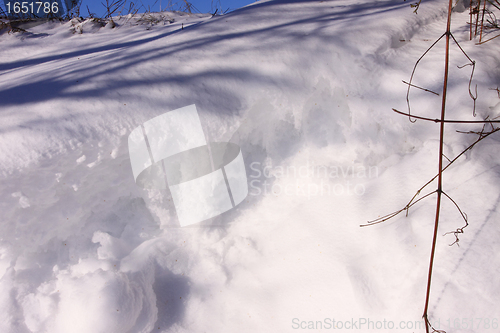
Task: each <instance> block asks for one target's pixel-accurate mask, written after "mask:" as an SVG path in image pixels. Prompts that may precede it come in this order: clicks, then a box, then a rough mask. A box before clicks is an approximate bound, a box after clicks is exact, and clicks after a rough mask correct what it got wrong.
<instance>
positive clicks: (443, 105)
mask: <svg viewBox="0 0 500 333" xmlns="http://www.w3.org/2000/svg"><path fill="white" fill-rule="evenodd" d="M452 7H453V0H450V1H449V3H448V21H447V23H446V33H445V34H446V49H445V59H444V82H443V100H442V103H441V123H440V130H439V169H438V172H439V173H438V188H437V202H436V220H435V222H434V235H433V238H432V248H431V258H430V262H429V275H428V277H427V292H426V295H425V306H424V314H423V318H424V320H425V322H426V323H425V330H426V332H427V333H429V318H428V315H427V310H428V309H429V298H430V294H431V281H432V268H433V266H434V255H435V253H436V241H437V234H438V226H439V212H440V209H441V194H442V191H443V190H442V189H443V148H444V120H445V118H444V117H445V111H446V93H447V90H448V70H449V62H450V61H449V60H450V35H451V10H452Z"/></svg>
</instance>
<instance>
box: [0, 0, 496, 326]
mask: <svg viewBox="0 0 500 333" xmlns="http://www.w3.org/2000/svg"><path fill="white" fill-rule="evenodd" d="M446 6H447V4H446V2H443V1H424V2H422V5H421V6H420V9H419V11H418V15H415V14H414V13H413V12H412V11H413V9H412V8H410V6H409V4H408V3H406V2H403V1H393V0H388V1H365V0H359V1H350V0H349V1H348V0H339V1H298V0H297V1H293V0H288V1H264V2H258V3H256V4H254V5H252V6H247V7H244V8H242V9H240V10H237V11H235V12H232V13H230V14H227V15H223V16H215V17H211V16H210V15H184V14H182V13H163V14H162V16H160V15H159V14H157V15H156V16H154V15H153V18H147V20H143V21H139V20H138V19H139V17H121V18H115V20H114V22H115V24H116V27H115V28H111V27H109V26H106V27H102V26H99V25H98V24H97V23H95V22H92V21H82V22H80V21H73V22H66V23H59V22H57V23H56V22H52V23H47V24H43V25H40V26H37V27H34V28H32V29H29V30H28V32H27V33H12V34H8V33H6V32H5V31H4V33H3V34H2V35H0V43H1V47H2V51H1V52H0V114H1V119H2V121H1V123H0V179H1V180H0V197H1V200H0V211H1V212H2V214H1V218H0V309H1V311H0V331H1V332H16V333H17V332H20V333H24V332H50V333H60V332H61V333H62V332H65V333H67V332H75V333H79V332H82V333H99V332H106V333H110V332H117V333H123V332H130V333H136V332H153V331H154V332H295V331H302V330H303V329H302V328H305V327H306V328H309V325H310V323H311V322H313V323H316V322H317V321H322V322H323V323H324V322H326V321H325V319H326V318H330V319H335V320H336V321H342V322H352V321H355V320H357V321H358V326H359V322H360V320H361V319H362V318H364V319H365V320H368V319H369V320H371V321H373V322H377V321H379V322H383V321H384V320H385V321H387V322H389V321H392V322H394V324H395V328H394V329H388V328H380V329H376V328H373V329H372V328H370V327H368V326H367V325H365V326H364V327H360V328H359V329H358V330H357V331H359V332H371V331H380V332H385V331H387V332H391V331H392V332H394V331H398V332H406V331H407V332H414V331H415V332H417V331H418V332H423V331H425V330H424V329H423V326H420V327H417V326H412V328H409V325H407V326H406V327H405V328H404V329H403V328H398V325H400V323H401V322H405V323H408V322H409V323H414V324H412V325H418V323H420V322H421V316H422V310H423V302H424V296H425V288H426V280H427V266H428V257H429V252H430V245H431V240H432V230H433V223H434V214H435V212H434V210H435V197H434V196H431V197H429V198H428V199H426V200H424V201H422V202H420V203H419V204H417V205H416V206H414V209H412V210H411V211H410V214H409V216H408V217H405V216H404V214H402V215H401V216H398V217H397V218H395V219H393V220H391V221H388V222H386V223H384V224H381V225H378V226H371V227H364V228H360V224H364V223H365V222H366V221H368V220H372V219H375V218H377V217H379V216H381V215H385V214H387V213H390V212H392V211H395V210H397V209H399V208H401V207H403V206H404V205H405V204H406V203H407V202H408V200H409V199H410V198H411V197H412V196H413V194H414V193H415V191H416V190H418V188H419V187H420V186H421V185H423V184H424V183H425V182H427V180H429V179H431V178H432V177H433V176H434V175H435V173H436V171H437V157H438V156H437V155H438V143H439V129H438V125H436V124H434V123H426V122H424V121H417V122H416V123H410V122H409V121H408V118H406V117H404V116H400V115H397V114H395V113H394V112H392V111H391V108H396V109H398V110H401V111H406V100H405V94H406V89H407V86H406V85H405V84H403V83H401V80H408V78H409V75H410V73H411V69H412V67H413V65H414V63H415V61H416V60H417V59H418V58H419V57H420V55H421V54H422V53H423V52H425V50H426V49H427V48H428V47H429V46H430V45H431V44H432V43H433V41H434V40H436V39H437V38H438V37H439V36H440V35H441V34H442V33H443V32H444V29H445V24H446V16H445V9H446ZM462 7H463V6H462ZM464 9H465V8H460V7H457V10H456V11H455V13H454V15H453V25H452V29H453V33H454V35H455V37H456V38H457V40H458V41H459V42H460V43H461V45H462V47H463V48H464V50H465V51H466V52H468V54H469V55H470V56H471V57H472V58H473V59H475V60H476V61H477V67H476V72H475V76H474V81H473V82H474V84H476V83H477V86H478V96H479V98H478V100H477V106H476V109H477V113H478V115H477V117H476V118H473V117H472V101H471V100H470V98H469V96H468V92H467V91H468V90H467V89H468V78H469V75H470V67H465V68H464V69H461V70H459V69H457V66H458V65H463V64H465V63H467V59H465V57H464V56H463V55H462V54H461V53H460V51H459V50H458V49H457V48H456V47H455V46H453V45H452V50H453V51H452V54H451V66H450V68H451V69H452V71H451V74H450V75H451V76H450V88H449V98H448V115H449V118H453V119H467V120H472V119H476V120H478V119H483V118H484V117H485V116H486V115H490V118H493V117H495V116H499V115H500V99H499V96H497V93H496V92H495V91H494V90H491V89H490V88H496V87H497V86H498V82H499V79H500V57H499V50H500V48H499V46H498V43H496V42H495V41H492V42H490V43H486V44H484V45H483V46H480V47H479V46H475V45H474V41H468V26H467V25H466V23H465V22H466V21H467V20H468V12H467V11H464ZM495 43H496V44H495ZM443 50H444V44H443V43H440V44H438V45H437V46H436V49H435V50H434V51H433V52H431V53H429V54H428V56H427V57H426V58H425V59H424V60H423V61H422V62H421V63H420V65H419V69H418V71H417V74H416V76H415V81H414V82H415V84H417V85H419V86H425V87H426V88H428V89H431V90H433V91H437V92H440V89H441V85H442V77H443V56H444V53H443ZM411 101H412V112H413V113H414V114H419V115H422V116H426V117H434V118H437V117H438V114H439V109H440V101H441V99H440V97H437V96H433V95H430V94H428V93H425V92H420V91H418V90H412V95H411ZM190 104H196V105H197V107H198V110H199V113H200V118H201V119H202V124H203V126H204V130H205V132H206V133H207V135H208V137H209V139H210V141H214V142H227V141H229V142H234V143H237V144H238V145H239V146H240V147H241V150H242V153H243V157H244V160H245V164H246V168H247V170H246V171H247V176H248V179H249V186H250V195H249V196H248V197H247V199H246V200H245V201H244V202H243V203H242V204H240V205H239V206H238V207H237V208H235V209H233V210H232V211H229V212H227V213H224V214H223V215H221V216H219V217H217V218H214V219H212V220H210V221H206V222H204V223H201V224H198V225H195V226H193V227H187V228H180V227H178V222H177V220H176V219H177V218H176V214H175V209H174V206H173V203H172V201H171V200H170V198H169V196H168V194H166V193H164V192H161V191H154V190H142V189H140V188H139V187H137V186H136V184H135V183H134V179H133V174H132V169H131V165H130V159H129V156H128V149H127V137H128V134H129V133H130V132H131V131H132V130H133V129H134V128H135V127H137V126H139V125H140V124H142V123H144V122H145V121H147V120H149V119H151V118H154V117H155V116H158V115H160V114H163V113H165V112H167V111H169V110H174V109H176V108H179V107H183V106H186V105H190ZM457 129H459V130H478V129H480V126H479V125H447V130H446V146H445V154H446V156H447V157H448V158H450V159H451V158H453V157H454V156H456V155H457V154H459V153H460V152H461V151H462V150H463V149H465V148H466V147H467V146H468V145H469V144H471V143H472V142H473V141H474V140H475V136H474V135H465V134H460V133H457V132H456V131H455V130H457ZM499 148H500V143H499V137H498V136H495V135H493V136H492V137H490V138H488V139H486V140H484V141H483V142H482V143H480V144H479V145H477V146H476V147H475V148H474V149H473V150H472V151H471V152H469V153H467V154H466V155H465V156H464V157H462V158H461V159H460V160H459V161H457V162H456V163H455V164H454V165H453V166H452V167H450V168H449V169H448V170H447V171H446V173H445V176H444V184H445V191H446V192H447V193H448V194H449V195H450V196H452V197H453V198H454V200H455V201H456V202H457V203H458V204H459V205H460V207H461V209H462V210H463V211H465V212H466V213H467V214H468V216H469V223H470V226H469V227H467V228H466V229H465V230H464V231H465V233H464V234H463V235H461V236H460V247H458V246H453V247H449V246H448V244H450V243H452V242H453V241H454V237H453V235H446V236H444V237H443V236H442V235H443V234H444V233H445V232H447V231H452V230H455V229H456V228H459V227H461V226H462V224H463V221H461V218H460V216H459V213H458V212H457V211H456V209H455V207H454V206H453V205H452V204H451V203H450V202H446V201H445V203H444V204H443V213H442V214H443V219H442V224H441V226H440V230H439V235H440V237H439V239H438V247H437V253H436V262H435V264H436V266H435V273H434V280H433V284H432V297H431V307H430V313H431V320H432V321H433V323H435V324H436V323H439V324H440V328H441V329H449V327H447V326H446V325H447V324H448V323H449V321H451V323H452V324H453V323H454V321H455V320H456V319H458V320H459V321H460V322H462V321H463V320H464V319H466V320H469V322H470V320H471V319H473V318H483V319H488V320H489V321H490V322H492V321H493V320H494V319H495V318H497V320H498V319H500V318H499V316H500V311H499V310H500V307H499V303H498V299H499V298H500V282H499V281H500V280H499V279H498V276H499V274H500V255H499V253H500V242H498V239H499V237H500V228H499V227H498V223H497V222H498V220H497V219H498V218H499V211H498V204H499V201H500V188H499V182H500V169H499V164H500V156H499V154H498V153H497V152H498V149H499ZM431 186H432V185H431ZM433 189H434V188H433V187H431V188H430V190H433ZM448 320H449V321H448ZM303 322H305V324H302V323H303ZM296 323H299V324H298V326H299V327H297V324H296ZM484 323H485V322H484V321H483V322H482V325H484ZM301 325H303V326H301ZM314 325H317V324H314ZM315 328H317V326H316V327H315ZM436 328H438V327H436ZM480 328H483V330H478V329H477V328H475V327H474V328H470V327H468V328H463V327H462V328H458V329H453V330H450V331H453V332H477V331H491V332H493V331H494V330H493V328H491V329H489V330H488V329H486V328H485V326H481V327H480ZM306 330H308V331H309V330H312V329H306ZM323 330H325V331H328V330H329V329H327V328H326V326H325V327H323ZM344 330H346V331H349V330H347V329H345V327H344Z"/></svg>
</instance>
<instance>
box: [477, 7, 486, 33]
mask: <svg viewBox="0 0 500 333" xmlns="http://www.w3.org/2000/svg"><path fill="white" fill-rule="evenodd" d="M485 12H486V0H485V1H484V4H483V16H482V17H481V32H480V33H479V43H481V39H482V38H483V25H484V13H485Z"/></svg>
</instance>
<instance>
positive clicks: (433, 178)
mask: <svg viewBox="0 0 500 333" xmlns="http://www.w3.org/2000/svg"><path fill="white" fill-rule="evenodd" d="M498 131H500V127H498V128H493V129H492V130H491V131H490V132H486V133H485V132H484V126H483V130H481V131H480V132H472V131H471V132H459V133H464V134H477V135H479V138H478V139H477V140H476V141H475V142H473V143H472V144H471V145H470V146H469V147H467V148H465V149H464V150H463V151H462V152H461V153H460V154H458V155H457V156H456V157H455V158H454V159H452V160H451V161H450V163H448V164H447V165H446V166H445V167H444V168H443V170H442V172H444V171H445V170H446V169H447V168H448V167H449V166H450V165H452V164H453V163H454V162H455V161H456V160H458V159H459V158H460V157H461V156H462V155H463V154H465V153H466V152H468V151H469V150H471V149H472V148H474V146H475V145H476V144H477V143H479V142H480V141H481V140H483V139H486V138H487V137H488V136H490V135H491V134H493V133H496V132H498ZM437 177H438V174H437V175H435V176H434V177H432V179H430V180H429V181H428V182H427V183H425V184H424V185H423V186H422V187H420V188H419V189H418V191H417V192H416V193H415V195H414V196H413V197H412V198H411V200H410V201H409V202H408V203H407V204H406V206H405V207H404V208H402V209H400V210H398V211H396V212H394V213H391V214H387V215H385V216H382V217H380V218H378V219H376V220H372V221H368V223H367V224H362V225H360V226H361V227H367V226H370V225H375V224H379V223H382V222H385V221H387V220H390V219H391V218H393V217H395V216H397V215H399V214H400V213H401V212H403V211H406V215H408V209H409V208H410V207H411V206H413V205H415V204H416V203H417V202H419V201H420V200H422V199H424V198H426V197H428V196H429V195H431V194H434V193H436V191H432V192H430V193H428V194H426V195H425V196H423V197H422V198H420V199H418V200H417V201H415V202H414V200H415V198H416V197H417V196H418V195H420V192H422V190H423V189H424V188H426V187H427V186H428V185H430V184H431V183H432V182H433V181H434V180H435V179H436V178H437Z"/></svg>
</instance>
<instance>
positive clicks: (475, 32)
mask: <svg viewBox="0 0 500 333" xmlns="http://www.w3.org/2000/svg"><path fill="white" fill-rule="evenodd" d="M484 1H486V0H484ZM479 8H481V0H479V1H478V3H477V12H476V30H475V31H474V36H477V24H478V23H479V12H480V10H479Z"/></svg>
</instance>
